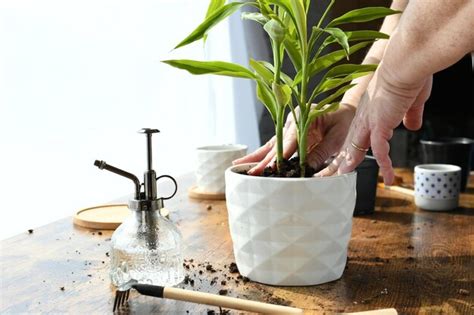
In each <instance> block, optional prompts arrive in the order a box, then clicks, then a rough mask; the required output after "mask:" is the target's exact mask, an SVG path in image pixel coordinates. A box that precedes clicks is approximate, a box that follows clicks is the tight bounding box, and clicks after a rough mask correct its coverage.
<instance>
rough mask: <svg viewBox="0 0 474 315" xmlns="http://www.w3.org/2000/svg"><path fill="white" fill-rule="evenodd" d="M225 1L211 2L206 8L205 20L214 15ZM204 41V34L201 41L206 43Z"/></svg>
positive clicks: (215, 0)
mask: <svg viewBox="0 0 474 315" xmlns="http://www.w3.org/2000/svg"><path fill="white" fill-rule="evenodd" d="M225 1H226V0H211V2H209V6H208V7H207V12H206V19H207V18H208V17H210V16H211V15H212V14H214V12H216V11H217V10H218V9H220V8H222V7H223V6H224V4H225ZM206 39H207V34H204V36H203V41H204V42H206Z"/></svg>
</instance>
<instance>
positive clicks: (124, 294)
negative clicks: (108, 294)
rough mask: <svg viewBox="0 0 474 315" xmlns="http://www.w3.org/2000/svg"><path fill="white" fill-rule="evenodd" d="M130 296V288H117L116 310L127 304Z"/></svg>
mask: <svg viewBox="0 0 474 315" xmlns="http://www.w3.org/2000/svg"><path fill="white" fill-rule="evenodd" d="M129 296H130V289H128V290H125V291H121V290H117V291H115V301H114V310H113V312H115V310H118V309H119V308H121V307H122V306H125V304H126V303H127V302H128V297H129Z"/></svg>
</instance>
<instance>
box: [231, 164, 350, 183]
mask: <svg viewBox="0 0 474 315" xmlns="http://www.w3.org/2000/svg"><path fill="white" fill-rule="evenodd" d="M257 164H258V163H244V164H238V165H233V166H231V167H229V168H228V169H227V170H226V172H231V173H232V174H234V175H235V176H246V177H248V178H251V179H252V180H266V181H268V180H271V181H288V182H297V181H310V180H320V181H323V180H337V179H338V178H341V177H347V176H353V175H355V174H356V171H352V172H350V173H346V174H341V175H332V176H324V177H314V176H313V177H265V176H255V175H246V174H239V173H237V171H236V169H241V170H244V169H251V168H252V167H254V166H255V165H257Z"/></svg>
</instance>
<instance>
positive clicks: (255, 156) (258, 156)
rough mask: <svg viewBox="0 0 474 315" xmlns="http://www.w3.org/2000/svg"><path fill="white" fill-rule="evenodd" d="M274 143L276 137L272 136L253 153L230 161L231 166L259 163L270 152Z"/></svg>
mask: <svg viewBox="0 0 474 315" xmlns="http://www.w3.org/2000/svg"><path fill="white" fill-rule="evenodd" d="M275 142H276V137H275V136H273V138H271V139H270V140H269V141H268V142H267V143H265V144H264V145H263V146H261V147H260V148H258V149H257V150H256V151H255V152H253V153H250V154H247V155H246V156H244V157H242V158H240V159H237V160H234V161H232V164H233V165H238V164H243V163H253V162H259V161H261V160H262V159H263V158H265V156H266V155H267V154H268V153H269V152H270V151H271V150H272V148H273V147H274V145H275Z"/></svg>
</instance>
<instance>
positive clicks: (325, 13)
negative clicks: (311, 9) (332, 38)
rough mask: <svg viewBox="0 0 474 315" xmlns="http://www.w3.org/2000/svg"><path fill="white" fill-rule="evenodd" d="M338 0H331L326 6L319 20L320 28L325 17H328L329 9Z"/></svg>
mask: <svg viewBox="0 0 474 315" xmlns="http://www.w3.org/2000/svg"><path fill="white" fill-rule="evenodd" d="M335 1H336V0H331V2H330V3H329V4H328V6H327V7H326V11H324V13H323V15H322V16H321V18H320V19H319V22H318V26H317V27H318V28H320V27H321V24H323V21H324V19H325V18H326V15H327V14H328V13H329V10H331V8H332V6H333V5H334V2H335Z"/></svg>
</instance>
